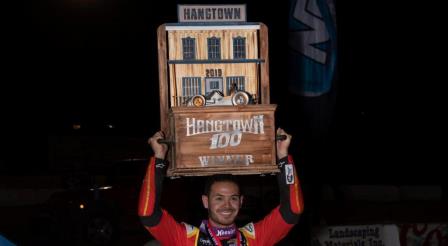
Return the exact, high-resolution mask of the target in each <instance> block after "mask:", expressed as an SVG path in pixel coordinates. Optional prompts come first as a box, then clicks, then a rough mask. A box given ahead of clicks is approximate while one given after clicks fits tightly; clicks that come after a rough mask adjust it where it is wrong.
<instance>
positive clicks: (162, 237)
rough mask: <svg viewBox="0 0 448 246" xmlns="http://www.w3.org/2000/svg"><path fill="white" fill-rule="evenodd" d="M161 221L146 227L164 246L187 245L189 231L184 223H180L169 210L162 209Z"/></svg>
mask: <svg viewBox="0 0 448 246" xmlns="http://www.w3.org/2000/svg"><path fill="white" fill-rule="evenodd" d="M162 211H163V212H162V217H161V219H160V222H159V223H158V224H157V225H155V226H152V227H146V226H145V228H146V229H147V230H148V231H149V232H150V233H151V234H152V235H153V236H154V238H155V239H157V241H159V242H160V243H161V245H163V246H171V245H172V246H182V245H186V242H187V232H186V228H185V226H184V225H183V224H180V223H178V222H177V221H176V220H175V219H174V218H173V217H172V216H171V215H170V214H169V213H168V212H167V211H165V210H162Z"/></svg>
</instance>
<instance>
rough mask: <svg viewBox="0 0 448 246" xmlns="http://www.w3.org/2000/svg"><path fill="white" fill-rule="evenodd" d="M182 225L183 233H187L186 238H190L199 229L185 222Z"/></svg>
mask: <svg viewBox="0 0 448 246" xmlns="http://www.w3.org/2000/svg"><path fill="white" fill-rule="evenodd" d="M182 224H183V225H184V226H185V231H186V233H187V237H192V236H195V235H196V234H198V233H199V228H197V227H196V226H194V225H190V224H188V223H185V222H182Z"/></svg>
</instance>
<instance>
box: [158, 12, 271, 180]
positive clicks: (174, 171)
mask: <svg viewBox="0 0 448 246" xmlns="http://www.w3.org/2000/svg"><path fill="white" fill-rule="evenodd" d="M245 7H246V6H245V5H179V6H178V16H179V22H178V23H168V24H163V25H161V26H159V28H158V30H157V38H158V63H159V89H160V119H161V129H162V130H163V131H164V132H165V133H166V139H165V142H166V143H167V144H169V145H170V150H169V152H168V157H167V158H168V161H169V162H170V166H169V168H168V172H167V175H168V176H171V177H176V176H204V175H211V174H216V173H231V174H264V173H276V172H278V168H277V165H276V149H275V146H276V145H275V138H276V134H275V117H274V114H275V109H276V105H273V104H270V101H269V100H270V98H269V70H268V68H269V60H268V29H267V27H266V25H264V24H263V23H248V22H246V11H245Z"/></svg>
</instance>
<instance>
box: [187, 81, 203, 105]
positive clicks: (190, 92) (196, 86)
mask: <svg viewBox="0 0 448 246" xmlns="http://www.w3.org/2000/svg"><path fill="white" fill-rule="evenodd" d="M199 94H201V78H200V77H184V78H182V102H185V100H187V99H189V98H190V97H192V96H195V95H199Z"/></svg>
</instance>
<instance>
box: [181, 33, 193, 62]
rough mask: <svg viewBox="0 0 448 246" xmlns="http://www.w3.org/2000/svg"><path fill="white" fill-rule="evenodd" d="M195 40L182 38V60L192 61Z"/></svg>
mask: <svg viewBox="0 0 448 246" xmlns="http://www.w3.org/2000/svg"><path fill="white" fill-rule="evenodd" d="M195 43H196V42H195V39H194V38H190V37H188V38H183V39H182V51H183V57H184V60H194V59H195V58H196V56H195Z"/></svg>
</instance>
